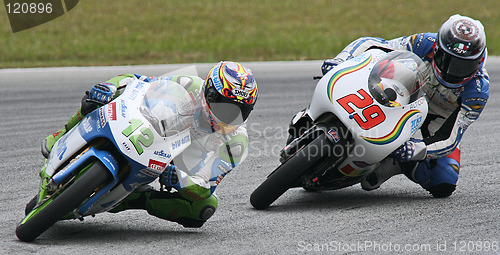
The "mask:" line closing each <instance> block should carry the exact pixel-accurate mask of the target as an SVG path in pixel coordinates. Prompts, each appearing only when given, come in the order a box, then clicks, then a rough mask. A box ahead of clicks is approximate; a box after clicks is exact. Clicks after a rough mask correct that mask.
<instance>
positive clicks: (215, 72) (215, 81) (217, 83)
mask: <svg viewBox="0 0 500 255" xmlns="http://www.w3.org/2000/svg"><path fill="white" fill-rule="evenodd" d="M219 69H220V66H219V65H218V66H217V67H215V68H214V70H213V71H212V77H213V78H214V79H213V80H212V82H213V85H214V87H215V88H216V89H217V90H221V89H222V83H221V81H220V79H219Z"/></svg>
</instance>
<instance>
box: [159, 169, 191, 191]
mask: <svg viewBox="0 0 500 255" xmlns="http://www.w3.org/2000/svg"><path fill="white" fill-rule="evenodd" d="M185 178H187V177H186V176H183V172H182V171H181V170H179V168H177V167H176V166H174V165H168V166H167V167H166V168H165V171H163V173H162V174H161V175H160V182H161V184H162V185H164V186H166V187H167V189H168V190H170V188H175V189H176V190H181V189H183V188H184V187H185V186H186V183H185V181H183V180H184V179H185Z"/></svg>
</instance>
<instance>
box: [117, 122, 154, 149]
mask: <svg viewBox="0 0 500 255" xmlns="http://www.w3.org/2000/svg"><path fill="white" fill-rule="evenodd" d="M128 123H130V125H129V126H128V127H127V128H125V129H124V130H123V131H122V134H123V135H124V136H126V137H129V136H130V135H131V134H132V133H134V131H136V130H137V129H138V128H139V127H141V126H142V124H144V123H143V122H142V120H140V119H131V120H130V121H129V122H128ZM140 131H141V134H137V135H133V136H130V137H129V140H130V141H131V142H132V144H133V145H134V147H135V149H136V150H137V153H138V154H139V155H141V154H142V153H143V152H144V149H142V146H144V147H149V146H151V144H153V141H154V135H153V131H151V129H149V128H147V127H143V128H141V129H140ZM146 136H147V137H146Z"/></svg>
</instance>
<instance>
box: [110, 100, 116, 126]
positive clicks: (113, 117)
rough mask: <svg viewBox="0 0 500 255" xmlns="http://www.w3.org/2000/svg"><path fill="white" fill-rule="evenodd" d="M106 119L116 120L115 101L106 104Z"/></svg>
mask: <svg viewBox="0 0 500 255" xmlns="http://www.w3.org/2000/svg"><path fill="white" fill-rule="evenodd" d="M108 119H109V120H113V121H114V120H116V102H111V103H109V104H108Z"/></svg>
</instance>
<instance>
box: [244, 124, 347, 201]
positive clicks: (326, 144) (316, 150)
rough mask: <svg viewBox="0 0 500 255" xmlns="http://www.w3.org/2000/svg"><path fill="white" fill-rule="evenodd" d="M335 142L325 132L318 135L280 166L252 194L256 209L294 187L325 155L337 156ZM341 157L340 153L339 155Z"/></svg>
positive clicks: (251, 199) (251, 198)
mask: <svg viewBox="0 0 500 255" xmlns="http://www.w3.org/2000/svg"><path fill="white" fill-rule="evenodd" d="M332 152H333V144H332V142H331V141H330V140H328V139H327V138H326V136H325V134H321V135H319V136H318V137H316V138H315V139H314V140H313V141H311V142H310V143H309V144H307V145H306V146H304V147H303V148H302V149H300V150H299V151H297V153H295V155H293V156H292V157H291V158H290V159H288V160H287V161H285V162H284V163H283V164H281V165H280V166H278V168H276V170H274V172H272V173H271V174H270V175H269V176H268V177H267V179H266V180H265V181H264V182H263V183H262V184H260V185H259V187H257V188H256V189H255V190H254V192H253V193H252V195H251V196H250V203H251V204H252V206H253V207H254V208H256V209H266V208H267V207H269V206H270V205H271V204H272V203H273V202H274V201H276V199H278V198H279V197H280V196H281V195H283V194H284V193H285V192H286V191H287V190H288V189H290V188H291V187H294V186H295V184H296V183H297V181H298V180H299V178H300V177H301V176H302V175H304V174H305V173H306V172H308V171H309V170H310V169H311V168H312V167H313V166H314V165H315V164H316V163H317V162H319V161H320V160H321V159H322V158H324V157H329V158H330V159H332V157H336V156H335V155H332V154H335V153H332ZM338 157H340V155H338Z"/></svg>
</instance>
